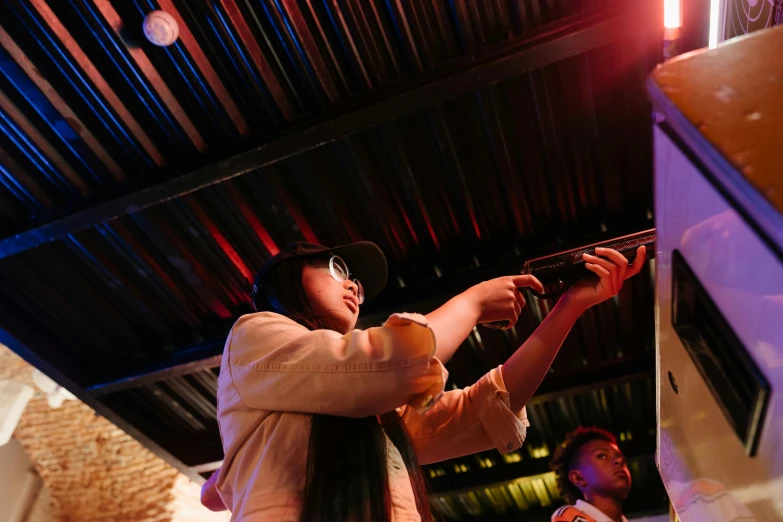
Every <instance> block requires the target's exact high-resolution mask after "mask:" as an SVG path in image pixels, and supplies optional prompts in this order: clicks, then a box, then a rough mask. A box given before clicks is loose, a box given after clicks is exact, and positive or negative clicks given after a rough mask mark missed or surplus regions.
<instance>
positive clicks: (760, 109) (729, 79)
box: [650, 27, 783, 214]
mask: <svg viewBox="0 0 783 522" xmlns="http://www.w3.org/2000/svg"><path fill="white" fill-rule="evenodd" d="M650 83H651V92H652V90H654V89H657V90H659V91H660V93H662V94H663V95H664V96H665V97H666V98H668V99H669V100H670V101H671V103H672V104H673V105H674V106H675V107H676V109H677V110H678V111H679V112H681V113H682V115H683V116H685V118H686V119H687V120H688V121H690V123H691V124H692V125H693V126H694V127H695V128H697V129H698V130H699V132H700V133H701V135H702V136H703V137H704V138H705V139H706V140H707V141H708V142H709V143H710V144H711V145H712V146H713V147H714V148H715V149H716V150H717V151H719V152H720V154H722V155H723V157H724V158H725V159H726V160H727V161H728V162H729V163H730V164H731V165H732V166H733V167H734V168H735V169H736V170H737V172H738V173H739V174H741V175H742V176H743V177H744V178H745V179H746V180H747V181H748V182H749V183H750V184H751V185H752V186H753V187H754V188H755V189H756V190H757V191H758V192H759V193H760V194H761V195H762V196H763V197H764V198H765V199H766V200H767V201H769V202H770V203H771V204H772V205H773V206H774V207H775V208H776V209H777V210H778V212H779V213H780V214H783V27H777V28H774V29H769V30H765V31H759V32H756V33H753V34H751V35H748V36H745V37H741V38H737V39H735V40H732V41H730V42H728V43H726V44H724V45H721V46H719V47H718V48H716V49H712V50H700V51H694V52H693V53H689V54H686V55H682V56H679V57H677V58H675V59H672V60H670V61H669V62H666V63H665V64H662V65H660V66H658V68H657V69H656V70H655V71H653V73H652V74H651V76H650Z"/></svg>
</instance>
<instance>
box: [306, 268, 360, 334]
mask: <svg viewBox="0 0 783 522" xmlns="http://www.w3.org/2000/svg"><path fill="white" fill-rule="evenodd" d="M302 285H303V286H304V289H305V292H306V293H307V297H308V298H310V303H311V304H312V306H313V312H314V313H315V315H316V317H326V318H329V319H331V320H332V321H334V322H335V323H336V324H337V325H339V326H340V328H339V330H338V331H340V333H344V334H345V333H348V332H350V331H351V330H353V329H354V328H355V327H356V321H357V319H358V318H359V299H358V298H357V297H356V296H357V292H358V289H357V287H356V284H355V283H354V282H353V281H350V280H345V281H343V282H342V283H341V282H339V281H337V280H336V279H335V278H333V277H332V274H331V273H330V272H329V262H328V261H317V262H314V263H312V264H308V265H306V266H305V267H304V269H303V270H302Z"/></svg>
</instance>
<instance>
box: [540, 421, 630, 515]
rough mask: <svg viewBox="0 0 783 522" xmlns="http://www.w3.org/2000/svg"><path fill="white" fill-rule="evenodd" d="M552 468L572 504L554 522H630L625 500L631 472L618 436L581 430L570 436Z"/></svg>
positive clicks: (561, 491)
mask: <svg viewBox="0 0 783 522" xmlns="http://www.w3.org/2000/svg"><path fill="white" fill-rule="evenodd" d="M550 467H551V468H552V470H553V471H554V472H555V474H556V475H557V486H558V489H559V490H560V494H561V495H562V496H563V498H564V499H565V501H566V502H567V503H568V504H567V505H565V506H563V507H561V508H560V509H558V510H557V511H555V513H554V514H553V515H552V522H628V519H626V518H625V517H624V516H623V500H625V499H626V498H627V497H628V493H629V492H630V491H631V472H630V471H629V470H628V466H627V465H626V462H625V456H624V455H623V452H622V451H620V448H618V447H617V440H616V439H615V437H614V435H612V434H611V433H609V432H608V431H605V430H602V429H600V428H595V427H592V428H584V427H581V426H580V427H579V428H577V429H576V431H573V432H571V433H569V434H568V435H567V436H566V440H565V442H564V443H563V445H562V446H560V447H559V448H558V449H557V451H556V452H555V455H554V457H553V458H552V462H551V464H550Z"/></svg>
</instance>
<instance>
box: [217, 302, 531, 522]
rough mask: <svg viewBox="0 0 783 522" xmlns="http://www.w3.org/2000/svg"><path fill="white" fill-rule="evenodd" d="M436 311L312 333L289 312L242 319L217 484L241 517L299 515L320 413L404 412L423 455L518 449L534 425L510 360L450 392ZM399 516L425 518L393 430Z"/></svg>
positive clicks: (230, 368) (392, 475)
mask: <svg viewBox="0 0 783 522" xmlns="http://www.w3.org/2000/svg"><path fill="white" fill-rule="evenodd" d="M434 353H435V337H434V335H433V333H432V330H430V328H429V326H428V325H427V319H426V318H425V317H424V316H422V315H418V314H394V315H392V316H391V317H389V319H388V320H387V321H386V323H385V324H384V325H383V326H381V327H378V328H370V329H368V330H353V331H352V332H350V333H348V334H346V335H340V334H339V333H338V332H335V331H332V330H315V331H311V330H308V329H307V328H305V327H303V326H301V325H299V324H297V323H296V322H294V321H292V320H290V319H288V318H286V317H283V316H281V315H277V314H273V313H269V312H262V313H257V314H250V315H245V316H243V317H241V318H240V319H239V320H238V321H237V322H236V324H234V327H233V328H232V329H231V332H230V334H229V336H228V339H227V340H226V346H225V350H224V353H223V361H222V364H221V368H220V377H219V379H218V422H219V425H220V435H221V438H222V440H223V450H224V453H225V458H224V461H223V466H222V467H221V469H220V472H219V473H220V474H219V476H218V479H217V483H216V485H217V489H218V492H219V494H220V496H221V498H222V499H223V502H224V503H225V505H226V506H227V507H228V508H229V509H230V510H231V512H232V520H241V521H246V522H254V521H262V520H263V521H264V522H297V521H298V517H299V511H300V502H301V495H302V492H303V489H304V481H305V469H306V461H307V447H308V441H309V436H310V420H311V415H312V414H314V413H324V414H330V415H340V416H345V417H367V416H373V415H380V414H383V413H386V412H389V411H392V410H395V409H397V410H398V411H399V412H400V413H401V415H402V418H403V422H404V423H405V425H406V427H407V429H408V431H409V433H410V436H411V440H412V441H413V444H414V447H415V450H416V453H417V455H418V457H419V461H420V462H421V463H422V464H427V463H432V462H438V461H441V460H445V459H450V458H454V457H459V456H462V455H468V454H471V453H476V452H479V451H484V450H487V449H490V448H497V449H498V451H500V452H501V453H508V452H511V451H514V450H516V449H518V448H519V447H520V446H521V445H522V442H523V441H524V439H525V434H526V427H527V426H529V424H528V422H527V417H526V413H525V409H524V408H523V409H522V411H519V412H512V411H511V410H510V406H509V405H510V402H509V395H508V392H507V391H506V387H505V384H504V383H503V378H502V375H501V372H500V367H498V368H496V369H493V370H491V371H490V372H489V373H487V374H486V375H484V376H483V377H482V378H481V379H480V380H479V381H478V382H477V383H476V384H474V385H473V386H469V387H467V388H465V389H462V390H454V391H448V392H445V393H444V384H445V382H446V377H447V375H448V374H447V372H446V370H445V368H444V367H443V365H442V364H441V362H440V361H439V360H438V359H437V358H435V357H434ZM387 447H388V452H387V453H388V459H387V467H388V472H389V488H390V493H391V500H392V519H393V520H394V522H414V521H416V522H418V521H420V517H419V514H418V512H417V510H416V502H415V499H414V496H413V490H412V488H411V485H410V480H409V478H408V474H407V471H406V469H405V465H404V464H403V461H402V458H401V456H400V453H399V451H397V448H395V447H394V445H393V444H392V443H391V441H390V440H388V438H387Z"/></svg>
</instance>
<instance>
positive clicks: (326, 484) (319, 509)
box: [253, 258, 433, 522]
mask: <svg viewBox="0 0 783 522" xmlns="http://www.w3.org/2000/svg"><path fill="white" fill-rule="evenodd" d="M318 261H323V259H318V258H316V259H310V260H290V261H286V262H284V263H281V264H280V265H278V266H277V267H276V268H275V269H274V271H273V272H272V273H270V274H269V276H268V277H266V280H265V281H264V283H263V285H262V288H260V289H259V291H258V293H257V295H256V296H254V303H253V304H254V307H255V308H256V310H258V311H262V310H268V311H272V312H277V313H280V314H282V315H285V316H287V317H289V318H290V319H292V320H294V321H296V322H298V323H299V324H301V325H303V326H305V327H307V328H309V329H311V330H315V329H333V330H337V329H339V328H340V325H337V324H335V323H334V322H333V320H331V319H330V318H328V317H318V316H316V314H315V313H314V312H313V307H312V304H311V303H310V299H309V298H308V297H307V293H306V292H305V289H304V285H303V284H302V271H303V270H304V267H305V266H306V265H307V264H308V263H312V262H318ZM384 434H385V435H386V436H384ZM386 437H388V438H389V440H391V442H392V443H393V444H394V446H395V447H396V448H397V450H399V452H400V455H401V456H402V459H403V462H405V467H406V468H407V471H408V476H409V477H410V481H411V487H412V488H413V494H414V496H415V498H416V507H417V509H418V511H419V514H420V516H421V519H422V521H423V522H432V520H433V517H432V512H431V511H430V507H429V503H428V501H427V483H426V481H425V479H424V475H423V473H422V470H421V467H420V466H419V463H418V459H417V458H416V453H415V451H414V449H413V445H412V444H411V441H410V437H409V436H408V432H407V430H406V429H405V424H404V423H403V422H402V419H401V418H400V415H399V414H398V413H397V412H396V411H393V412H389V413H386V414H384V415H381V416H379V417H365V418H360V419H355V418H347V417H336V416H333V415H321V414H315V415H313V417H312V426H311V431H310V442H309V445H308V455H307V476H306V480H305V491H304V497H303V502H302V512H301V516H300V522H336V521H340V522H391V497H390V494H389V476H388V473H387V467H386V466H387V452H388V448H387V447H386V440H387V439H386Z"/></svg>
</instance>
